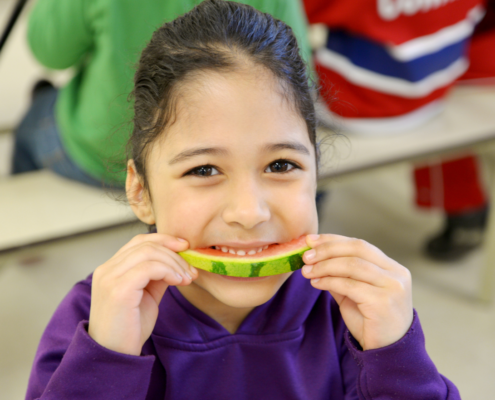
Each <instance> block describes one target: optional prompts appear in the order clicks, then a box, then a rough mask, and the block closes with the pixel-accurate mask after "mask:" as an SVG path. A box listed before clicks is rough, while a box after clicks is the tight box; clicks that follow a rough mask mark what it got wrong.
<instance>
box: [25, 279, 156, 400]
mask: <svg viewBox="0 0 495 400" xmlns="http://www.w3.org/2000/svg"><path fill="white" fill-rule="evenodd" d="M90 293H91V287H90V285H89V284H86V283H84V282H81V283H78V284H77V285H76V286H75V287H74V288H73V289H72V290H71V292H69V294H68V295H67V296H66V298H65V299H64V300H63V301H62V303H61V304H60V306H59V307H58V309H57V310H56V311H55V314H54V315H53V317H52V319H51V321H50V322H49V324H48V326H47V328H46V330H45V332H44V333H43V336H42V338H41V341H40V344H39V347H38V351H37V353H36V356H35V359H34V363H33V368H32V370H31V376H30V378H29V383H28V389H27V394H26V400H33V399H43V400H49V399H50V400H51V399H53V400H55V399H72V400H78V399H80V400H83V399H84V400H86V399H95V400H98V399H109V398H118V399H129V400H131V399H132V400H139V399H143V400H144V399H145V398H146V395H147V392H148V386H149V382H150V377H151V371H152V367H153V363H154V360H155V357H154V356H131V355H126V354H121V353H117V352H114V351H111V350H109V349H106V348H104V347H102V346H100V345H99V344H98V343H96V342H95V341H94V340H93V339H92V338H91V337H90V336H89V335H88V333H87V319H88V317H89V307H90Z"/></svg>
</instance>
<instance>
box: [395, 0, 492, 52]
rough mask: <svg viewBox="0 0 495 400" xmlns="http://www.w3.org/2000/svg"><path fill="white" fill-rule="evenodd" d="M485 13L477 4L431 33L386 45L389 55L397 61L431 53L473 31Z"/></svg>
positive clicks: (464, 37)
mask: <svg viewBox="0 0 495 400" xmlns="http://www.w3.org/2000/svg"><path fill="white" fill-rule="evenodd" d="M484 15H485V9H484V7H483V6H481V5H477V6H475V7H473V8H472V9H471V10H469V11H468V13H467V16H466V19H464V20H462V21H460V22H458V23H456V24H454V25H450V26H447V27H445V28H442V29H440V30H439V31H437V32H435V33H432V34H431V35H425V36H421V37H418V38H415V39H412V40H409V41H407V42H404V43H402V44H400V45H395V46H394V45H387V47H386V49H387V51H388V52H389V54H390V56H392V57H393V58H395V59H396V60H399V61H411V60H414V59H416V58H418V57H422V56H425V55H427V54H432V53H435V52H437V51H440V50H442V49H444V48H445V47H447V46H450V45H452V44H454V43H457V42H460V41H461V40H464V39H466V38H468V37H470V36H471V35H472V33H473V30H474V27H475V25H476V24H477V23H478V22H479V21H481V19H482V18H483V17H484Z"/></svg>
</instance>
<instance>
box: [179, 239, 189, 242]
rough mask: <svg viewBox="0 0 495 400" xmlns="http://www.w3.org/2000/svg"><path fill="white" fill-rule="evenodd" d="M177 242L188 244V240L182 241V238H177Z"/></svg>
mask: <svg viewBox="0 0 495 400" xmlns="http://www.w3.org/2000/svg"><path fill="white" fill-rule="evenodd" d="M177 240H178V241H179V242H187V240H186V239H182V238H177Z"/></svg>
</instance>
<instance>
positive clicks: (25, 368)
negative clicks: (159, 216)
mask: <svg viewBox="0 0 495 400" xmlns="http://www.w3.org/2000/svg"><path fill="white" fill-rule="evenodd" d="M411 195H412V194H411V188H410V166H407V165H399V166H397V167H394V168H388V169H384V170H380V171H375V172H372V173H366V174H361V175H359V176H355V177H353V178H348V179H346V180H340V181H339V180H336V181H335V182H334V183H333V185H332V190H331V193H330V196H329V198H328V199H327V201H326V204H325V210H324V212H325V214H324V223H323V224H322V227H321V231H322V232H335V233H341V234H345V235H350V236H356V237H361V238H364V239H366V240H368V241H370V242H372V243H374V244H376V245H377V246H379V247H380V248H382V249H383V250H384V251H385V252H386V253H388V254H389V255H390V256H393V257H394V258H396V259H397V260H398V261H400V262H401V263H403V264H404V265H406V266H407V267H408V268H409V269H410V270H411V271H412V274H413V279H414V303H415V307H416V309H417V310H418V312H419V315H420V318H421V321H422V324H423V327H424V330H425V333H426V340H427V341H426V345H427V348H428V351H429V353H430V355H431V357H432V358H433V360H434V361H435V363H436V365H437V367H438V369H439V370H440V371H441V372H442V373H443V374H444V375H446V376H447V377H448V378H450V379H451V380H453V381H454V382H455V383H456V384H457V385H458V387H459V388H460V390H461V394H462V396H463V399H473V400H474V399H476V400H484V399H486V400H488V399H492V398H493V393H495V380H494V379H493V373H494V372H495V340H494V336H493V332H494V331H495V318H494V317H495V306H494V305H493V304H491V305H482V304H478V303H476V302H473V301H471V300H469V295H470V294H471V293H473V291H474V290H475V289H476V285H477V284H478V276H479V275H478V273H479V267H480V265H481V259H482V254H481V252H476V253H474V254H472V255H471V256H470V257H468V258H467V259H466V260H464V261H462V262H459V263H456V264H446V265H445V264H435V263H432V262H431V261H428V260H427V259H425V258H423V257H422V256H421V251H420V249H421V244H422V242H423V240H424V239H425V238H426V237H427V236H428V235H430V234H431V233H432V232H434V231H435V230H436V229H438V227H439V225H440V216H439V215H436V214H431V213H425V212H420V211H418V210H416V209H415V208H414V207H413V205H412V202H411V198H412V197H411ZM141 231H143V227H142V226H141V225H132V226H126V227H121V228H116V229H112V230H108V231H103V232H98V233H93V234H87V235H83V236H79V237H75V238H70V239H65V240H62V241H58V242H53V243H49V244H45V245H41V246H35V247H31V248H26V249H22V250H19V251H16V252H12V253H9V254H3V255H0V304H1V307H0V327H1V328H0V354H1V356H0V398H1V399H22V398H23V395H24V391H25V388H26V382H27V379H28V375H29V370H30V366H31V362H32V359H33V356H34V352H35V350H36V346H37V343H38V340H39V338H40V335H41V334H42V332H43V329H44V326H45V325H46V323H47V321H48V319H49V318H50V316H51V314H52V312H53V310H54V309H55V307H56V306H57V304H58V302H59V301H60V300H61V299H62V297H63V296H64V294H65V293H66V292H67V291H68V290H69V288H70V287H71V286H72V285H73V283H74V282H76V281H77V280H79V279H82V278H84V277H85V276H86V275H87V274H88V273H90V272H91V271H92V270H93V269H94V268H95V267H96V266H98V265H99V264H100V263H102V262H103V261H105V260H106V259H108V258H109V257H110V256H111V255H112V254H113V253H114V252H115V251H116V250H117V249H118V248H119V247H120V246H122V245H123V244H124V243H125V242H126V241H127V240H129V238H131V237H132V236H133V235H135V234H137V233H139V232H141Z"/></svg>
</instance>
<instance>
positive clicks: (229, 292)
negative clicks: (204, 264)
mask: <svg viewBox="0 0 495 400" xmlns="http://www.w3.org/2000/svg"><path fill="white" fill-rule="evenodd" d="M201 272H204V273H202V274H201V275H202V276H201V278H198V280H197V281H196V282H195V283H196V284H197V285H199V286H201V287H202V288H203V289H205V290H206V291H207V292H209V293H210V295H212V296H213V297H215V298H216V299H217V300H218V301H220V302H222V303H223V304H225V305H227V306H230V307H235V308H248V307H249V308H252V307H257V306H259V305H261V304H264V303H266V302H267V301H268V300H270V299H271V298H272V297H273V296H274V295H275V294H276V293H277V291H278V290H279V289H280V287H281V286H282V285H283V284H284V282H285V281H286V280H287V279H288V278H289V277H290V276H291V274H292V272H288V273H285V274H281V275H273V276H267V277H263V278H262V279H259V278H240V279H239V278H237V279H236V278H231V277H224V276H222V275H217V274H212V273H210V272H206V271H201Z"/></svg>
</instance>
